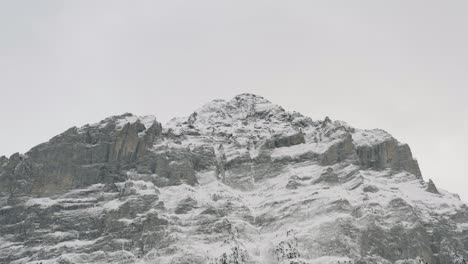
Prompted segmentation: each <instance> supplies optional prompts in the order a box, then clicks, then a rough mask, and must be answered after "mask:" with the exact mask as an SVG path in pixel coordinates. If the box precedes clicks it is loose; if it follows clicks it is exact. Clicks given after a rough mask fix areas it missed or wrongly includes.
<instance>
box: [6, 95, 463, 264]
mask: <svg viewBox="0 0 468 264" xmlns="http://www.w3.org/2000/svg"><path fill="white" fill-rule="evenodd" d="M0 183H2V184H0V263H12V264H23V263H31V264H38V263H41V262H42V263H47V264H52V263H67V264H75V263H76V264H78V263H99V264H100V263H139V264H146V263H158V264H173V263H177V264H179V263H180V264H207V263H208V264H322V263H324V264H337V263H347V264H348V263H353V264H392V263H393V264H410V263H411V264H413V263H417V264H420V263H425V262H428V263H437V264H452V263H464V262H465V259H466V256H467V255H468V207H467V206H466V204H464V203H463V202H462V201H461V200H460V199H459V198H458V197H457V196H456V195H453V194H451V193H449V192H447V191H444V190H442V189H440V188H437V187H436V185H435V184H434V182H432V181H429V182H427V183H426V182H424V180H423V178H422V174H421V172H420V170H419V166H418V163H417V161H416V160H415V159H414V158H413V156H412V153H411V150H410V148H409V146H408V145H407V144H403V143H400V142H399V141H397V140H396V139H395V138H393V137H392V136H391V135H390V134H389V133H388V132H386V131H383V130H379V129H374V130H362V129H357V128H353V127H351V126H350V125H348V124H346V123H345V122H343V121H332V120H331V119H330V118H325V120H323V121H312V119H311V118H309V117H306V116H303V115H302V114H300V113H296V112H288V111H286V110H284V109H283V108H281V107H280V106H278V105H275V104H273V103H271V102H270V101H268V100H266V99H264V98H263V97H260V96H256V95H252V94H242V95H238V96H236V97H234V98H233V99H231V100H228V101H225V100H214V101H212V102H210V103H208V104H205V105H203V106H202V107H201V108H199V109H197V110H196V111H194V112H193V113H192V114H191V115H189V116H188V117H182V118H175V119H173V120H171V121H170V122H168V124H166V125H164V126H162V125H161V124H159V123H158V122H157V121H156V118H155V117H153V116H144V117H138V116H135V115H133V114H124V115H120V116H113V117H109V118H107V119H105V120H103V121H101V122H99V123H97V124H93V125H86V126H84V127H81V128H79V129H78V128H71V129H69V130H67V131H66V132H64V133H62V134H60V135H58V136H56V137H54V138H52V139H51V140H50V141H49V142H46V143H43V144H40V145H38V146H36V147H34V148H33V149H31V150H30V151H29V152H28V153H26V155H21V156H20V155H19V154H17V155H14V156H12V157H11V158H9V159H7V158H0Z"/></svg>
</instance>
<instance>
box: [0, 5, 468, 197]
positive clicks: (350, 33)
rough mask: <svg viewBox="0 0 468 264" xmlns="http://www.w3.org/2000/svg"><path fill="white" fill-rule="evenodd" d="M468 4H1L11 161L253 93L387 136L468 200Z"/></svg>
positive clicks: (0, 51)
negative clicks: (99, 126) (77, 132)
mask: <svg viewBox="0 0 468 264" xmlns="http://www.w3.org/2000/svg"><path fill="white" fill-rule="evenodd" d="M467 13H468V1H466V0H460V1H450V0H449V1H427V0H420V1H418V0H412V1H406V0H404V1H403V0H401V1H395V0H393V1H378V0H369V1H345V0H343V1H328V0H327V1H310V0H308V1H271V0H269V1H239V0H236V1H219V0H213V1H189V0H187V1H177V0H176V1H174V0H171V1H116V0H111V1H21V0H19V1H17V0H10V1H7V0H3V1H1V0H0V33H1V34H0V98H1V101H0V113H1V117H2V118H1V122H2V125H1V127H0V128H1V129H0V155H1V154H3V155H7V156H9V155H11V154H12V153H14V152H17V151H19V152H26V151H27V150H28V149H30V148H31V147H33V146H34V145H37V144H38V143H41V142H44V141H47V140H48V139H49V138H51V137H52V136H54V135H56V134H58V133H60V132H62V131H64V130H66V129H67V128H69V127H71V126H75V125H76V126H81V125H84V124H86V123H93V122H97V121H99V120H101V119H103V118H105V117H107V116H110V115H115V114H121V113H124V112H132V113H135V114H139V115H145V114H153V115H155V116H156V117H157V118H158V119H159V120H160V121H162V122H163V123H164V122H165V121H167V120H169V119H170V118H171V117H173V116H185V115H187V114H190V113H191V112H192V111H193V110H194V109H196V108H197V107H199V106H200V105H202V104H203V103H206V102H208V101H210V100H212V99H215V98H224V99H230V98H231V97H233V96H234V95H236V94H239V93H244V92H249V93H255V94H259V95H262V96H264V97H265V98H267V99H269V100H270V101H272V102H274V103H277V104H279V105H282V106H283V107H284V108H286V109H288V110H297V111H299V112H302V113H303V114H306V115H308V116H310V117H312V118H313V119H323V118H324V117H325V116H330V117H331V118H332V119H340V120H344V121H346V122H348V123H349V124H350V125H353V126H356V127H360V128H382V129H385V130H387V131H389V132H390V133H391V134H393V135H394V136H395V137H396V138H398V139H399V140H400V141H403V142H407V143H409V144H410V146H411V148H412V150H413V153H414V155H415V156H416V157H417V158H418V160H419V163H420V166H421V170H422V173H423V176H424V178H425V179H426V180H427V179H429V178H432V179H433V180H434V182H435V183H436V185H437V186H439V187H442V188H444V189H448V190H450V191H452V192H456V193H459V194H461V195H462V197H463V198H464V200H465V201H468V169H467V166H468V162H467V161H468V139H467V136H468V120H467V118H468V104H467V102H466V101H467V99H468V48H467V47H468V16H467Z"/></svg>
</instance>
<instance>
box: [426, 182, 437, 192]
mask: <svg viewBox="0 0 468 264" xmlns="http://www.w3.org/2000/svg"><path fill="white" fill-rule="evenodd" d="M426 190H427V191H428V192H430V193H435V194H440V193H439V190H437V187H436V186H435V184H434V182H433V181H432V180H431V179H429V182H428V183H427V188H426Z"/></svg>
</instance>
